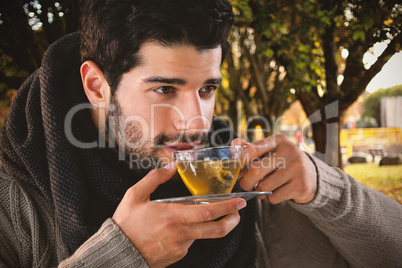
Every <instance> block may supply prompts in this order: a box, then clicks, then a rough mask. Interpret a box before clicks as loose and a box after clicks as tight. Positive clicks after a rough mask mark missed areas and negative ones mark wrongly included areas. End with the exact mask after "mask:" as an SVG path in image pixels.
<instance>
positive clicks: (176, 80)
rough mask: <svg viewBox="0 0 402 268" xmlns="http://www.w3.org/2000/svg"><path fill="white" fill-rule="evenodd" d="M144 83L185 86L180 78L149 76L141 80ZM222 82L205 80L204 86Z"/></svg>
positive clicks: (219, 79)
mask: <svg viewBox="0 0 402 268" xmlns="http://www.w3.org/2000/svg"><path fill="white" fill-rule="evenodd" d="M143 81H144V82H145V83H150V84H152V83H158V84H169V85H181V86H182V85H185V84H186V80H184V79H181V78H169V77H163V76H151V77H148V78H145V79H144V80H143ZM221 82H222V78H221V77H219V78H210V79H207V80H205V82H204V84H205V85H208V84H214V85H219V84H220V83H221Z"/></svg>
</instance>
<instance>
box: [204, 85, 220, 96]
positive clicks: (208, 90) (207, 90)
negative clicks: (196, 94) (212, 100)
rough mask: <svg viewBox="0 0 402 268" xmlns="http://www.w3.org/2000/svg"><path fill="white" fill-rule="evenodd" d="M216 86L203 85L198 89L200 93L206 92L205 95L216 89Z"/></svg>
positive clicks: (212, 92)
mask: <svg viewBox="0 0 402 268" xmlns="http://www.w3.org/2000/svg"><path fill="white" fill-rule="evenodd" d="M216 89H217V87H216V86H205V87H203V88H201V89H200V93H201V94H206V95H213V94H214V93H215V91H216Z"/></svg>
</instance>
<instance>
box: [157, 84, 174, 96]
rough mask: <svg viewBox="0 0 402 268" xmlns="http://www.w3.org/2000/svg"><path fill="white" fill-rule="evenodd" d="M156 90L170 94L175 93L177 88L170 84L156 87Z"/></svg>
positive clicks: (163, 93)
mask: <svg viewBox="0 0 402 268" xmlns="http://www.w3.org/2000/svg"><path fill="white" fill-rule="evenodd" d="M155 92H157V93H159V94H162V95H169V94H173V93H175V89H174V88H173V87H169V86H163V87H158V88H155Z"/></svg>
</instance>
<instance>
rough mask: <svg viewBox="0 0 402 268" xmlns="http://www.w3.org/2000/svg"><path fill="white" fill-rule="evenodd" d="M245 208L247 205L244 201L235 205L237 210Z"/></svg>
mask: <svg viewBox="0 0 402 268" xmlns="http://www.w3.org/2000/svg"><path fill="white" fill-rule="evenodd" d="M246 206H247V203H246V201H244V200H243V201H241V202H239V203H238V204H237V209H239V210H240V209H242V208H245V207H246Z"/></svg>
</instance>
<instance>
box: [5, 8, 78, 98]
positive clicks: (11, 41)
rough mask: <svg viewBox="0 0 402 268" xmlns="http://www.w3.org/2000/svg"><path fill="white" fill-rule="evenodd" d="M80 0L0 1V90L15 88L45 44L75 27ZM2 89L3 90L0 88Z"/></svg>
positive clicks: (35, 65) (37, 60)
mask: <svg viewBox="0 0 402 268" xmlns="http://www.w3.org/2000/svg"><path fill="white" fill-rule="evenodd" d="M82 3H83V0H68V1H67V0H59V1H50V0H35V1H28V0H13V1H2V2H1V4H0V57H1V59H2V63H1V64H0V81H2V82H3V85H1V86H0V94H4V93H5V92H4V91H5V89H11V88H14V89H15V88H19V86H20V85H21V84H22V82H23V81H24V80H25V79H26V78H27V77H28V76H29V74H31V73H32V72H33V71H35V70H36V69H37V68H38V67H39V66H40V63H41V59H42V56H43V53H44V52H45V50H46V48H47V47H48V46H49V45H50V44H51V43H53V42H54V41H55V40H57V39H58V38H60V37H61V36H63V35H65V34H68V33H71V32H74V31H77V30H79V28H80V27H79V14H80V8H81V6H82ZM1 89H3V92H1Z"/></svg>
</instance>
